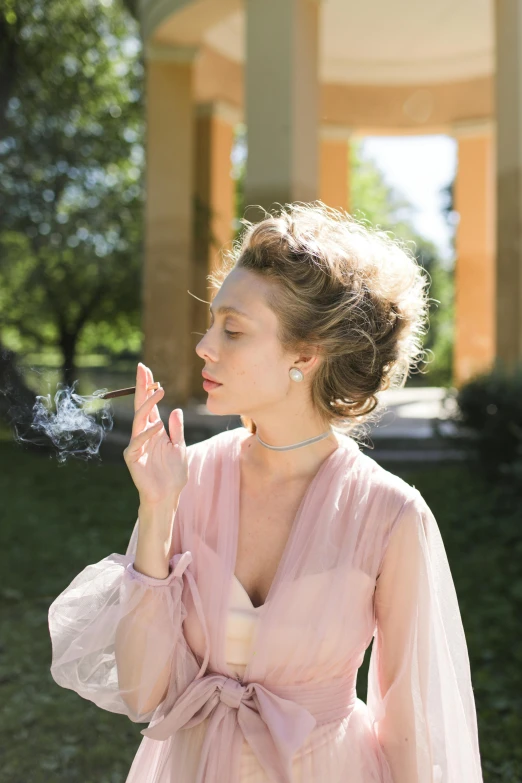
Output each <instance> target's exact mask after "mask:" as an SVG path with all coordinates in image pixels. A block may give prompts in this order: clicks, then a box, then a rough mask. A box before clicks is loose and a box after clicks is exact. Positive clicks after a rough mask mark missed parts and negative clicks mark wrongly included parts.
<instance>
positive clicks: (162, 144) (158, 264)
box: [142, 45, 196, 407]
mask: <svg viewBox="0 0 522 783" xmlns="http://www.w3.org/2000/svg"><path fill="white" fill-rule="evenodd" d="M195 54H196V49H195V48H193V47H187V48H178V47H168V46H159V45H154V46H152V45H149V46H148V47H146V50H145V56H146V90H147V92H146V121H147V131H146V192H147V197H146V206H145V258H144V267H143V281H142V284H143V294H142V297H143V298H142V305H143V312H142V318H143V321H142V323H143V333H144V347H143V361H144V363H145V364H146V365H148V366H149V367H150V368H151V369H152V371H153V373H154V377H155V378H157V379H158V380H160V381H161V382H162V384H163V386H164V388H165V397H164V404H166V405H167V406H168V405H170V406H174V407H178V406H180V405H183V404H185V403H186V401H187V398H188V395H189V390H190V377H191V372H190V363H191V358H192V357H190V351H189V349H190V347H191V335H190V330H191V323H190V317H191V312H192V301H191V297H190V294H189V293H188V291H189V289H190V286H191V282H192V274H191V272H192V270H191V266H192V263H191V262H192V227H193V209H192V201H193V163H192V160H193V143H194V133H193V105H192V70H193V59H194V57H195Z"/></svg>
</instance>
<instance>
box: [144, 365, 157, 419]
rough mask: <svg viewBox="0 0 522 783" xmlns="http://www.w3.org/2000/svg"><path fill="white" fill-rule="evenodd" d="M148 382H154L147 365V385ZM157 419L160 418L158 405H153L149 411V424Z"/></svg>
mask: <svg viewBox="0 0 522 783" xmlns="http://www.w3.org/2000/svg"><path fill="white" fill-rule="evenodd" d="M149 383H154V377H153V375H152V370H151V369H150V368H149V367H147V385H148V384H149ZM159 420H160V415H159V411H158V407H157V405H154V407H153V408H152V410H151V411H150V413H149V422H150V423H151V424H155V423H156V422H157V421H159Z"/></svg>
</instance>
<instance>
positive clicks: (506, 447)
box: [454, 361, 522, 489]
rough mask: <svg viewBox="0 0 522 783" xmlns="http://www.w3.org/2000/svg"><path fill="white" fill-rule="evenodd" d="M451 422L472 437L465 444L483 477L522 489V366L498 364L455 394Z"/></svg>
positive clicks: (475, 377)
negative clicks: (455, 405) (512, 366)
mask: <svg viewBox="0 0 522 783" xmlns="http://www.w3.org/2000/svg"><path fill="white" fill-rule="evenodd" d="M455 399H456V403H457V406H458V412H457V415H456V416H455V417H454V420H455V422H456V424H457V425H459V426H460V427H462V428H464V429H465V430H467V431H471V433H472V434H473V436H474V437H473V439H472V441H471V442H470V443H469V444H468V445H469V446H470V447H471V450H472V453H474V454H475V455H476V458H477V463H478V466H479V468H480V470H481V472H482V475H483V476H484V477H489V478H492V479H498V478H500V477H504V478H506V479H507V480H508V481H510V480H511V481H513V482H514V483H515V484H516V485H517V486H518V487H519V488H520V489H522V365H518V366H517V367H515V368H514V369H513V370H508V369H507V368H506V367H505V366H504V365H503V364H502V363H501V362H500V361H499V362H497V363H496V364H495V365H494V367H493V368H492V369H491V370H490V371H488V372H485V373H480V374H478V375H476V376H474V377H473V378H472V379H471V380H469V381H468V382H467V383H465V384H463V385H462V386H461V388H460V389H459V390H458V393H457V394H456V398H455Z"/></svg>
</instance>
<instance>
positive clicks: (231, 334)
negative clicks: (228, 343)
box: [207, 324, 241, 340]
mask: <svg viewBox="0 0 522 783" xmlns="http://www.w3.org/2000/svg"><path fill="white" fill-rule="evenodd" d="M213 326H214V324H210V326H209V328H208V329H207V332H208V331H209V329H212V327H213ZM223 331H224V332H225V334H226V336H227V339H228V340H234V339H236V337H237V335H240V334H241V332H231V331H229V330H228V329H223Z"/></svg>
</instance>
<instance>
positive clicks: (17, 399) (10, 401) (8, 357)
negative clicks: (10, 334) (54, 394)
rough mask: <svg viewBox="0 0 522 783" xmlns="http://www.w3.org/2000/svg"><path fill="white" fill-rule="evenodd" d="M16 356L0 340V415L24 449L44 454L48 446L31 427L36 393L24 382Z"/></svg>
mask: <svg viewBox="0 0 522 783" xmlns="http://www.w3.org/2000/svg"><path fill="white" fill-rule="evenodd" d="M16 362H17V355H16V354H15V352H14V351H11V350H10V349H9V348H6V347H5V346H4V345H2V343H1V342H0V417H1V418H2V419H3V421H5V422H6V423H7V424H8V426H9V427H10V428H11V431H12V434H13V440H14V441H15V442H17V443H23V447H24V449H28V450H30V451H37V452H40V453H44V454H48V453H50V452H51V451H52V447H51V446H50V444H48V443H47V442H45V441H42V439H41V438H40V439H39V438H37V437H36V436H35V433H34V432H33V431H32V430H31V424H32V421H33V408H34V404H35V402H36V394H35V392H34V391H33V390H32V389H30V388H29V387H28V386H27V384H26V383H25V381H24V378H23V375H22V372H21V370H20V368H19V367H18V365H17V363H16Z"/></svg>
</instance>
